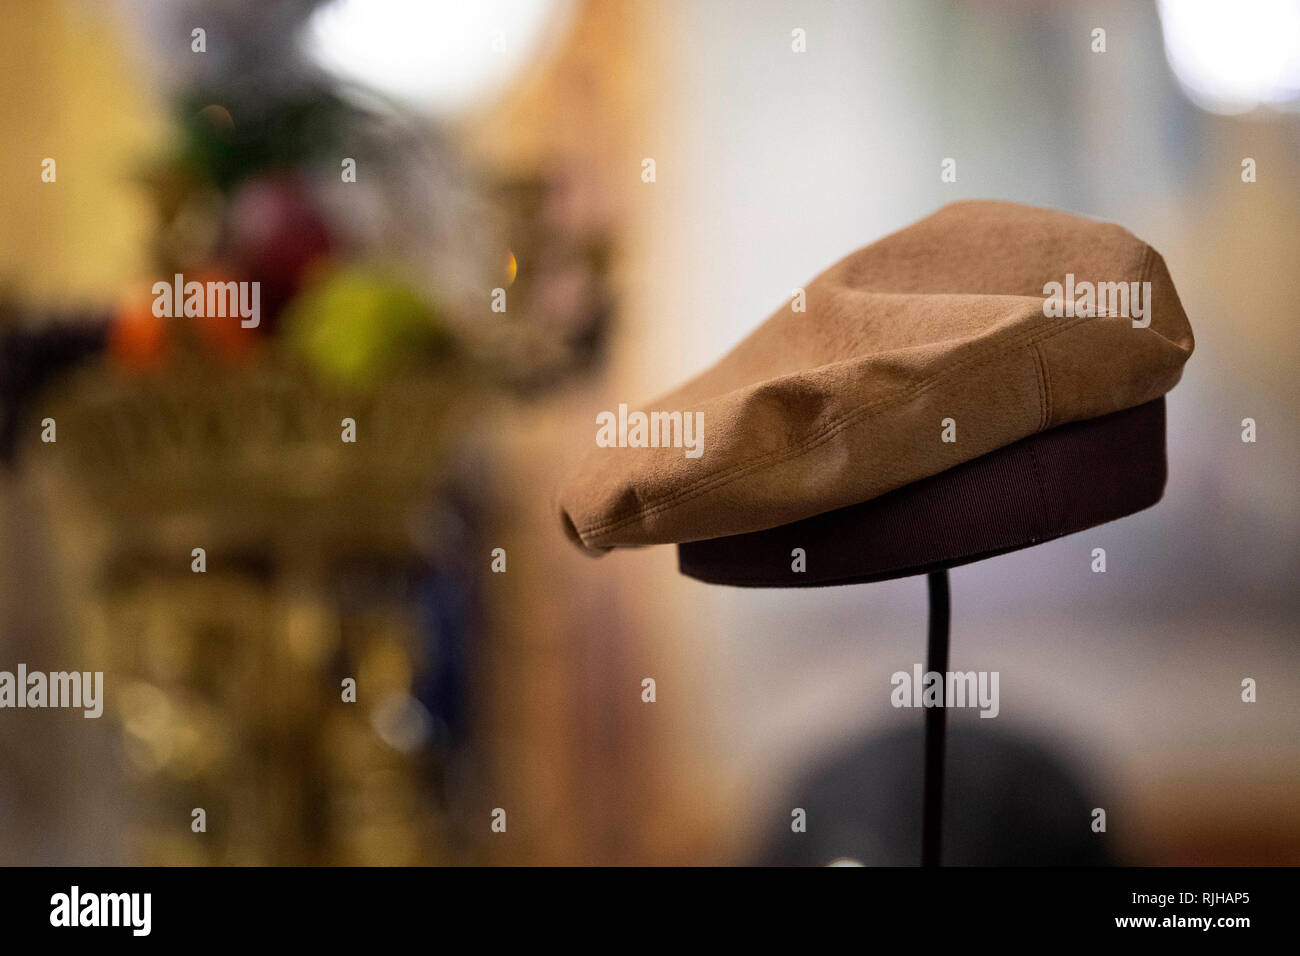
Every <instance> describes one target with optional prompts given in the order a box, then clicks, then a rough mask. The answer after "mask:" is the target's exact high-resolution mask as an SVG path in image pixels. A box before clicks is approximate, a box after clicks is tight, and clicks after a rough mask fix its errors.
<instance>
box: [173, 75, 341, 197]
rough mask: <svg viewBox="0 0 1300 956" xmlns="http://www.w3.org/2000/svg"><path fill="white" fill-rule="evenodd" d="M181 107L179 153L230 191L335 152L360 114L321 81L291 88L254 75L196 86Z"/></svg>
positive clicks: (320, 160) (336, 153)
mask: <svg viewBox="0 0 1300 956" xmlns="http://www.w3.org/2000/svg"><path fill="white" fill-rule="evenodd" d="M214 106H215V107H217V109H216V110H214ZM177 113H178V117H179V122H180V135H181V150H180V159H181V160H182V161H183V162H184V163H185V164H186V165H187V166H189V167H190V168H192V169H194V170H195V171H196V172H197V173H198V174H199V175H201V176H202V177H203V178H205V179H207V180H208V181H210V182H212V183H213V184H215V185H216V186H217V187H218V188H219V189H221V190H222V191H225V192H228V191H230V190H232V189H233V188H234V187H235V186H237V185H239V184H240V183H242V182H244V181H245V180H248V179H252V178H253V177H255V176H258V175H259V174H262V173H266V172H268V171H278V170H290V169H295V168H298V167H302V166H307V165H311V164H313V163H318V162H325V161H328V160H330V159H333V158H334V157H335V156H338V155H339V154H340V147H341V145H342V144H343V142H344V140H345V138H346V135H347V132H348V128H349V124H350V122H351V121H352V120H354V119H355V112H354V110H353V108H352V107H350V106H349V105H348V104H347V103H345V102H344V101H343V100H342V99H340V98H339V97H338V96H337V95H336V94H335V93H334V92H333V90H331V89H330V88H328V87H327V86H326V85H325V84H324V83H323V82H322V81H309V80H305V79H300V80H295V82H294V84H293V86H291V87H289V88H287V89H286V88H283V87H279V86H267V85H266V84H260V85H259V84H257V83H256V82H255V78H254V77H248V76H231V77H229V78H227V79H226V80H224V81H223V82H222V84H221V85H220V86H214V87H199V88H196V89H194V90H192V91H190V92H189V93H188V94H187V95H186V96H185V98H184V99H183V100H182V101H181V103H180V104H179V106H178V109H177ZM227 120H228V121H227ZM331 165H332V164H331Z"/></svg>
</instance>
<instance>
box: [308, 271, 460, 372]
mask: <svg viewBox="0 0 1300 956" xmlns="http://www.w3.org/2000/svg"><path fill="white" fill-rule="evenodd" d="M285 342H286V345H287V346H288V347H289V348H290V349H291V350H292V351H293V352H295V353H296V354H297V355H299V356H300V357H301V358H302V359H303V360H304V361H306V362H307V364H308V365H309V366H311V368H312V369H313V370H314V371H315V372H316V373H317V374H319V375H320V376H321V378H323V379H325V380H327V381H330V382H333V383H336V384H341V385H365V384H368V383H371V382H373V381H375V380H376V379H377V378H379V377H380V376H382V375H384V374H385V373H388V372H391V371H393V370H394V369H396V368H398V367H400V366H403V365H411V364H418V363H420V362H421V361H428V360H429V359H430V358H432V357H433V356H434V355H436V354H437V353H438V352H440V351H442V350H443V348H444V347H445V346H446V344H447V341H446V333H445V330H444V329H443V328H442V326H441V324H440V323H439V322H438V319H437V315H436V313H435V311H434V309H433V308H432V306H431V305H429V303H428V302H426V301H425V299H424V298H423V297H422V296H421V295H420V294H419V293H418V292H416V291H415V290H414V289H412V288H411V287H410V286H409V285H408V284H406V283H404V282H402V281H401V280H399V279H396V278H394V277H393V276H392V275H390V274H387V273H384V272H380V271H376V270H374V269H368V268H365V267H361V266H349V267H345V268H342V269H339V270H337V271H334V272H332V273H330V274H328V275H326V276H324V277H321V278H320V279H319V280H318V281H315V282H313V283H310V284H309V285H308V287H307V288H306V289H304V290H303V292H302V294H300V295H299V296H298V297H297V298H296V299H294V301H293V303H292V304H291V305H290V307H289V310H288V312H287V314H286V317H285Z"/></svg>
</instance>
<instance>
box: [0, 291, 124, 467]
mask: <svg viewBox="0 0 1300 956" xmlns="http://www.w3.org/2000/svg"><path fill="white" fill-rule="evenodd" d="M32 318H33V316H31V315H29V314H28V313H26V312H25V311H24V310H22V309H21V308H20V307H18V306H16V305H14V304H12V303H7V302H5V301H4V300H3V299H0V464H5V465H10V466H12V465H13V464H14V461H15V459H16V456H17V452H18V448H19V447H20V446H21V445H22V444H23V442H22V441H21V440H20V439H21V438H22V436H23V435H24V433H28V434H30V433H34V432H36V431H39V426H40V422H39V419H38V420H35V421H31V420H29V418H28V416H29V415H31V414H32V400H33V399H34V398H35V396H36V395H37V393H38V392H39V391H40V390H41V389H42V388H43V387H44V386H46V385H47V384H49V383H50V382H52V381H54V380H55V379H56V378H58V376H60V375H61V374H63V373H64V372H66V371H68V370H69V369H71V368H72V367H74V366H75V365H77V364H78V363H80V362H82V361H84V360H86V359H87V358H88V357H90V356H94V355H98V354H100V353H102V352H103V350H104V343H105V339H106V336H107V330H108V326H109V322H108V319H107V317H105V316H95V315H75V316H74V315H64V316H49V315H45V316H42V323H41V324H40V325H33V324H32V321H31V320H32Z"/></svg>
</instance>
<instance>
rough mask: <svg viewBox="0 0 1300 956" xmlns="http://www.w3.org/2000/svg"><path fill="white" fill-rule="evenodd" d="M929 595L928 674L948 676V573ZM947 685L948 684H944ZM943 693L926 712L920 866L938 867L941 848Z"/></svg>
mask: <svg viewBox="0 0 1300 956" xmlns="http://www.w3.org/2000/svg"><path fill="white" fill-rule="evenodd" d="M926 584H927V585H928V587H929V591H930V627H929V636H928V638H927V640H926V648H925V670H926V673H930V672H931V671H933V672H935V673H937V674H939V675H940V678H941V679H943V677H944V675H946V674H947V672H948V625H949V619H950V616H951V607H950V603H949V595H948V572H947V570H944V571H935V572H934V573H932V574H929V575H927V576H926ZM945 683H946V682H945ZM942 686H943V685H941V689H940V697H939V701H940V705H941V706H939V707H927V708H926V710H925V784H924V788H925V797H924V800H925V803H924V808H923V809H922V813H921V865H922V866H938V865H939V847H940V842H941V839H942V836H943V752H944V730H945V721H946V720H947V714H948V711H947V708H946V707H945V706H942V705H944V704H946V703H947V701H946V700H944V699H943V690H942Z"/></svg>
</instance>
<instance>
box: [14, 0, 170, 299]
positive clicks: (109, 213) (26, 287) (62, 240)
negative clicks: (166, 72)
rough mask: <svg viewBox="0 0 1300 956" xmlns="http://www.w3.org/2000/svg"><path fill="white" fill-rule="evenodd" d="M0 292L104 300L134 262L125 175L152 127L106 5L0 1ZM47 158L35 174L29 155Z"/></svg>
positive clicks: (145, 95)
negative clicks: (0, 144) (50, 168)
mask: <svg viewBox="0 0 1300 956" xmlns="http://www.w3.org/2000/svg"><path fill="white" fill-rule="evenodd" d="M0 23H3V24H4V28H3V29H0V129H2V130H4V143H5V148H4V149H2V150H0V288H5V287H8V288H9V289H11V290H15V291H17V292H18V293H20V294H21V295H22V296H23V297H24V298H27V299H30V300H35V301H37V302H39V303H41V304H45V305H71V304H93V303H102V302H103V301H104V300H105V299H109V300H111V299H112V298H114V297H115V296H116V295H117V294H118V293H119V292H120V290H121V289H122V288H123V287H124V286H125V284H127V283H128V282H130V280H131V279H132V278H133V277H134V276H136V275H137V274H138V273H139V272H140V270H141V269H142V268H143V267H144V266H145V264H146V260H145V256H146V254H147V248H146V245H145V240H146V238H147V236H148V233H149V231H150V228H151V227H150V222H149V217H148V208H147V206H146V204H145V196H144V194H143V192H142V191H141V190H139V189H138V188H136V187H134V186H133V185H132V184H131V182H130V181H129V177H130V176H131V174H132V171H133V169H134V167H135V163H136V162H137V161H138V160H139V159H140V158H142V157H143V156H147V155H148V153H149V152H150V150H151V148H152V145H153V143H154V140H155V138H156V137H157V136H158V134H159V130H160V123H159V116H158V110H157V107H156V104H155V103H154V102H153V97H152V96H151V94H150V91H149V86H148V81H147V78H146V77H145V76H144V75H143V72H142V70H141V67H140V65H139V64H134V63H132V62H130V61H129V59H128V56H127V53H126V52H125V48H124V44H123V41H122V36H121V33H120V30H119V27H118V24H117V23H116V22H115V20H114V6H113V5H112V4H107V3H93V2H88V0H77V2H71V0H69V2H55V0H48V2H33V0H0ZM47 156H48V157H52V158H53V159H54V160H55V162H56V164H57V173H58V179H57V181H56V182H55V183H43V182H42V181H41V161H42V160H43V159H44V158H45V157H47Z"/></svg>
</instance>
